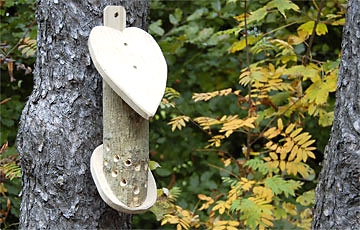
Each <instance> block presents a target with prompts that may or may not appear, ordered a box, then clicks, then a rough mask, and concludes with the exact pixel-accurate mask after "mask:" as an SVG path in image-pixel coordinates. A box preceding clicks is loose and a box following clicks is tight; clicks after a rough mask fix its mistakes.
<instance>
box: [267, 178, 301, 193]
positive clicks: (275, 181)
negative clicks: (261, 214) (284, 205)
mask: <svg viewBox="0 0 360 230" xmlns="http://www.w3.org/2000/svg"><path fill="white" fill-rule="evenodd" d="M264 183H265V187H266V188H269V189H271V190H272V192H273V193H274V194H276V195H279V194H281V193H284V195H285V196H286V197H288V196H289V195H291V196H295V190H296V189H298V188H300V187H301V182H298V181H294V180H284V179H283V178H281V177H280V176H277V175H275V176H272V177H268V178H266V179H265V180H264Z"/></svg>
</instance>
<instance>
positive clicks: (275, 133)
mask: <svg viewBox="0 0 360 230" xmlns="http://www.w3.org/2000/svg"><path fill="white" fill-rule="evenodd" d="M280 133H281V131H280V130H278V129H277V128H276V127H271V128H270V129H268V130H266V132H265V133H264V136H265V137H267V138H268V139H272V138H274V137H276V136H278V135H279V134H280Z"/></svg>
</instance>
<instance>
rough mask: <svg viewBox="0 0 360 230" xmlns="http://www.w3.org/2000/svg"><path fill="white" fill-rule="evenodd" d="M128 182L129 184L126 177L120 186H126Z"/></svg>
mask: <svg viewBox="0 0 360 230" xmlns="http://www.w3.org/2000/svg"><path fill="white" fill-rule="evenodd" d="M126 184H127V181H126V179H125V178H123V179H122V180H121V181H120V186H123V187H124V186H126Z"/></svg>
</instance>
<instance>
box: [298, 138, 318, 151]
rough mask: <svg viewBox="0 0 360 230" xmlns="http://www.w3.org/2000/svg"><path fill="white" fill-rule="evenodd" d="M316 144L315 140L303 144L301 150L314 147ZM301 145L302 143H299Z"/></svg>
mask: <svg viewBox="0 0 360 230" xmlns="http://www.w3.org/2000/svg"><path fill="white" fill-rule="evenodd" d="M314 142H315V140H310V141H307V142H305V143H303V144H301V148H303V149H305V148H306V147H308V146H310V145H312V144H313V143H314ZM299 145H300V143H299Z"/></svg>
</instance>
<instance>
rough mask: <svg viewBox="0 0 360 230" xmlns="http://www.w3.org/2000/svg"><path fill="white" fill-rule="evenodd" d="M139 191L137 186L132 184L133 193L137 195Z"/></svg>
mask: <svg viewBox="0 0 360 230" xmlns="http://www.w3.org/2000/svg"><path fill="white" fill-rule="evenodd" d="M139 193H140V189H139V187H138V186H134V194H135V195H138V194H139Z"/></svg>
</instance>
